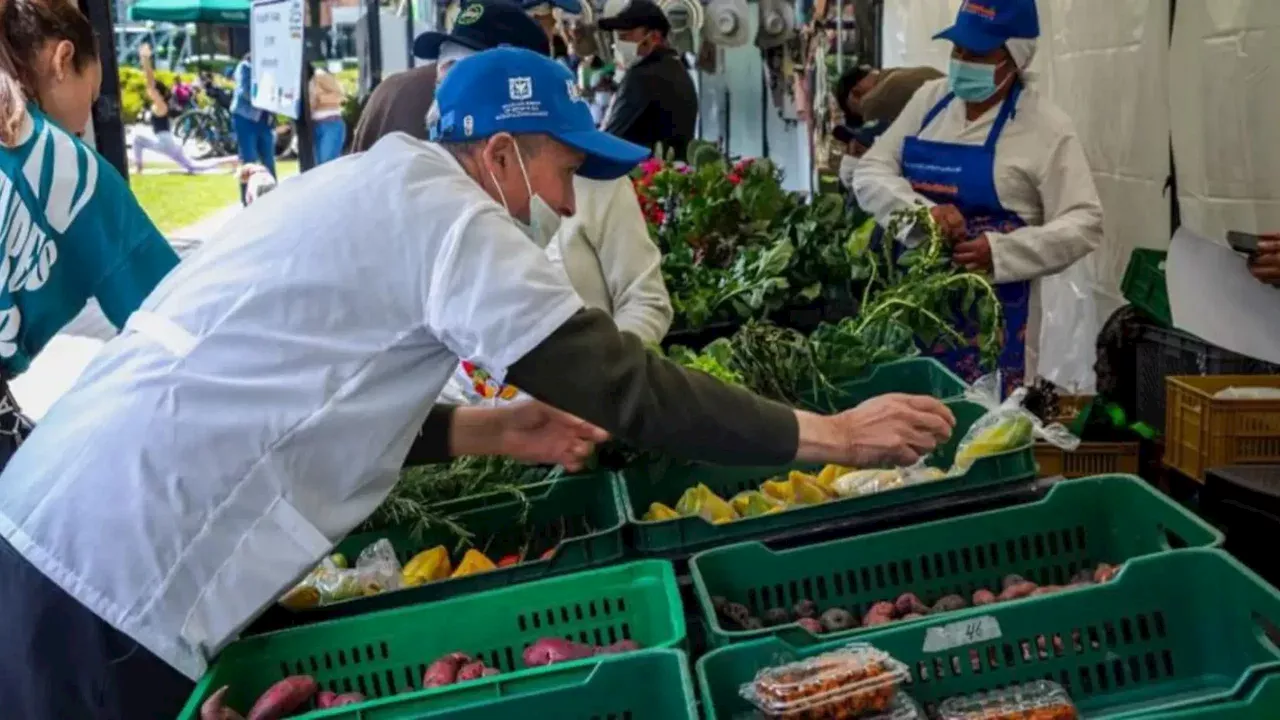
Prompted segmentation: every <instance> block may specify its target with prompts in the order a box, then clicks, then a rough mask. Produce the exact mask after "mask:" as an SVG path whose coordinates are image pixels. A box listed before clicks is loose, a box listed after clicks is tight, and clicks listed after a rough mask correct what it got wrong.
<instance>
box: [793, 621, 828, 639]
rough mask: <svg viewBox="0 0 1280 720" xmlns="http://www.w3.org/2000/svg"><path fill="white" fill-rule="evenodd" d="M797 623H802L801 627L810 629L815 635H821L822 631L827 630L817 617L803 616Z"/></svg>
mask: <svg viewBox="0 0 1280 720" xmlns="http://www.w3.org/2000/svg"><path fill="white" fill-rule="evenodd" d="M796 623H797V624H798V625H800V627H802V628H804V629H805V630H808V631H809V632H811V633H813V634H814V635H821V634H822V633H824V632H826V630H824V629H823V627H822V622H821V621H819V620H818V619H817V618H811V617H803V618H800V619H799V620H797V621H796Z"/></svg>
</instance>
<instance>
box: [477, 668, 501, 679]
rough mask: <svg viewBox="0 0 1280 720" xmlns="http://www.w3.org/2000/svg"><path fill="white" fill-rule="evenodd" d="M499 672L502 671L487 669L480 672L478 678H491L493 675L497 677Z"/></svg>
mask: <svg viewBox="0 0 1280 720" xmlns="http://www.w3.org/2000/svg"><path fill="white" fill-rule="evenodd" d="M500 672H502V671H501V670H499V669H498V668H491V667H487V668H485V669H484V670H482V671H481V672H480V677H492V676H494V675H497V674H498V673H500Z"/></svg>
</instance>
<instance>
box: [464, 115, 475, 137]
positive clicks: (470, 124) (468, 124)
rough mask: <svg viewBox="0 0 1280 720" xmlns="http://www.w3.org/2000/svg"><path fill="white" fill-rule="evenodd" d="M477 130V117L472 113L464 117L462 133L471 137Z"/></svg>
mask: <svg viewBox="0 0 1280 720" xmlns="http://www.w3.org/2000/svg"><path fill="white" fill-rule="evenodd" d="M475 131H476V121H475V118H473V117H471V116H470V115H468V116H466V117H464V118H462V134H463V135H466V136H467V137H471V133H473V132H475Z"/></svg>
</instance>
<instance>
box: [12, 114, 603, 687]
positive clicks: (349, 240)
mask: <svg viewBox="0 0 1280 720" xmlns="http://www.w3.org/2000/svg"><path fill="white" fill-rule="evenodd" d="M581 307H582V301H581V300H580V299H579V298H578V296H577V294H576V293H575V292H574V291H573V288H572V287H571V286H570V285H569V284H568V282H566V280H565V276H564V273H563V272H562V271H561V270H559V269H558V268H556V267H555V266H554V265H553V264H552V263H550V262H549V261H548V260H547V258H546V255H545V254H544V253H543V252H541V251H540V250H539V249H538V248H537V247H535V246H534V245H533V244H532V243H530V242H529V241H528V239H527V238H526V237H525V236H524V234H523V233H522V232H521V231H520V229H519V228H518V227H517V226H516V225H515V223H514V222H513V221H512V220H511V218H510V216H509V215H507V213H506V211H504V210H503V209H502V207H501V206H500V205H498V204H497V203H495V202H493V201H492V200H491V199H490V198H489V196H488V195H487V194H485V192H484V191H483V190H482V189H481V188H480V187H479V186H478V185H477V184H476V183H474V182H473V181H472V180H470V179H469V178H468V177H467V176H466V175H465V173H464V172H463V170H462V168H461V167H460V166H459V165H458V163H457V162H456V161H455V160H454V159H453V157H452V156H450V155H449V154H448V153H447V152H446V151H444V150H443V149H442V148H439V147H438V146H435V145H430V144H426V143H422V142H419V141H417V140H414V139H412V138H410V137H408V136H407V135H403V134H399V133H397V134H393V135H390V136H388V137H386V138H383V139H382V140H381V141H379V142H378V143H377V145H375V146H374V147H373V148H372V149H370V150H369V151H368V152H366V153H363V154H361V155H355V156H351V157H347V158H342V159H340V160H337V161H335V162H332V163H328V164H326V165H324V166H322V167H320V168H317V169H315V170H313V171H311V172H308V173H305V174H303V175H301V176H299V177H297V178H294V179H292V180H290V181H289V182H287V183H282V184H281V185H280V187H279V188H278V189H276V190H275V191H274V192H272V193H271V194H269V195H267V196H265V197H263V198H260V199H259V200H258V202H256V203H255V204H254V205H253V206H251V207H249V208H247V209H246V210H244V211H243V212H241V213H240V214H239V215H238V216H237V217H236V218H235V219H234V220H232V221H231V222H230V223H228V224H227V225H226V226H225V227H224V228H223V229H222V230H221V231H220V232H219V233H218V234H217V236H216V237H214V238H213V239H211V241H210V242H208V243H207V244H206V245H205V246H204V247H203V248H201V249H200V250H199V251H197V252H196V253H195V254H194V255H192V256H190V257H188V258H187V259H186V260H184V261H183V263H182V264H181V265H180V266H179V267H178V268H177V269H175V270H174V271H173V272H172V273H170V274H169V276H168V277H167V278H165V280H164V281H163V282H162V283H161V284H160V286H159V287H158V288H156V290H155V291H154V292H153V293H152V294H151V296H150V297H149V298H148V299H147V301H146V302H145V303H144V305H143V307H142V309H141V310H140V311H139V312H137V313H135V314H134V315H133V317H132V318H130V320H129V322H128V323H127V324H126V327H125V329H124V330H123V331H122V333H121V334H120V335H119V336H118V337H116V338H114V339H113V340H111V341H110V342H109V343H107V345H106V346H105V347H104V349H103V351H102V352H101V353H100V354H99V355H98V357H97V358H95V359H94V360H93V361H92V362H91V363H90V365H89V367H88V368H87V369H86V370H85V371H84V374H83V375H82V376H81V377H80V379H79V380H78V381H77V382H76V384H75V385H74V386H73V387H72V388H71V390H70V391H69V392H67V394H66V395H64V396H63V397H62V398H61V399H60V400H58V401H57V403H55V404H54V406H53V407H52V408H51V409H50V410H49V412H48V413H47V414H46V415H45V417H44V419H43V422H42V423H41V424H40V426H39V427H38V428H37V429H36V431H35V433H34V434H33V435H32V436H31V437H30V438H29V439H28V440H27V441H26V443H24V444H23V446H22V447H21V448H20V450H19V451H18V453H17V454H16V455H15V456H14V457H13V459H12V461H11V462H10V463H9V466H8V467H7V468H6V469H5V471H4V474H3V475H2V476H0V533H3V535H4V537H5V539H6V540H8V541H9V543H10V544H12V545H13V547H14V548H15V549H17V551H18V552H20V553H22V555H23V556H24V557H26V558H27V560H29V561H30V562H31V563H32V564H33V565H35V567H37V568H39V569H40V570H41V571H42V572H43V573H44V574H45V575H47V576H49V577H50V578H52V579H53V580H54V581H55V582H56V583H57V584H58V585H59V586H61V587H62V588H63V589H64V590H65V591H66V592H68V593H69V594H71V595H72V596H73V597H75V598H76V599H77V600H78V601H79V602H80V603H82V604H84V605H85V606H86V607H88V608H89V609H90V610H92V611H93V612H94V613H96V614H98V615H99V616H100V617H102V618H103V619H104V620H105V621H107V622H108V623H110V624H111V625H112V626H114V627H116V628H117V629H119V630H120V631H122V632H123V633H125V634H126V635H128V636H129V637H131V638H133V639H134V640H136V641H138V642H139V643H140V644H141V645H142V646H143V647H145V648H146V649H148V650H150V651H151V652H153V653H155V654H156V655H158V656H159V657H160V658H162V659H164V660H165V661H167V662H168V663H170V664H171V665H172V666H174V667H175V668H177V669H178V670H179V671H181V672H183V673H184V674H186V675H187V676H188V677H191V678H193V679H194V678H198V677H199V676H200V675H201V674H202V673H203V672H204V670H205V667H206V662H207V660H208V658H210V657H212V656H213V654H214V653H216V652H217V651H218V650H219V649H220V648H221V647H222V646H223V645H225V644H226V643H227V642H228V641H230V640H231V639H233V638H234V636H235V635H236V634H237V633H238V632H239V631H240V630H241V629H242V628H243V627H244V626H245V625H246V624H247V623H249V621H250V620H251V619H252V618H253V617H254V616H256V615H257V614H258V613H259V612H260V611H261V610H262V609H264V608H265V607H267V606H268V605H269V604H271V603H272V602H274V601H275V599H276V598H277V597H279V595H280V594H281V593H282V592H283V591H285V590H286V589H287V588H288V587H289V586H290V585H291V584H292V583H293V582H294V581H296V580H297V579H298V578H299V577H301V576H302V575H304V574H305V573H306V572H307V571H308V570H309V569H310V568H311V567H312V566H314V564H315V563H316V562H317V561H319V560H320V559H321V558H322V557H323V556H324V554H325V553H326V552H328V551H329V549H330V547H331V546H332V545H333V543H334V542H336V541H338V540H340V539H341V538H342V537H344V536H345V535H346V534H347V533H348V532H350V531H351V530H352V528H354V527H355V526H356V525H357V524H358V523H360V522H361V521H362V520H363V519H364V518H365V517H367V516H368V515H369V514H370V513H371V512H372V511H373V510H374V509H375V508H376V507H377V506H378V505H379V504H380V503H381V502H382V500H383V499H384V498H385V497H386V496H387V493H388V492H389V491H390V489H391V487H392V485H393V484H394V483H395V481H396V478H397V477H398V476H399V472H400V468H401V465H402V464H403V461H404V458H405V456H406V455H407V453H408V450H409V447H410V445H411V443H412V440H413V438H414V437H415V436H416V435H417V433H418V431H419V428H420V427H421V424H422V421H423V420H424V419H425V417H426V415H427V412H428V410H429V409H430V407H431V405H432V404H433V402H434V401H435V399H436V397H437V396H438V395H439V394H440V390H441V388H443V387H444V384H445V382H446V380H447V379H448V378H449V376H450V375H451V374H452V373H453V371H454V368H455V367H456V366H457V363H458V357H459V356H465V357H469V358H473V359H475V360H476V362H478V363H481V364H482V365H483V366H484V367H486V368H489V369H491V372H493V373H495V375H497V376H498V377H501V376H502V374H503V373H504V371H505V368H507V367H508V366H510V365H511V364H512V363H514V362H515V361H516V360H518V359H519V358H520V357H521V356H523V355H524V354H525V353H526V352H528V351H529V350H530V349H532V348H533V347H535V346H536V345H537V344H538V343H540V342H542V341H543V340H544V339H545V338H546V337H547V336H548V335H549V334H550V333H551V332H552V331H554V330H555V329H556V328H557V327H559V326H560V325H561V324H563V323H564V322H565V321H566V320H567V319H568V318H569V317H570V316H571V315H572V314H573V313H575V312H577V311H578V310H580V309H581Z"/></svg>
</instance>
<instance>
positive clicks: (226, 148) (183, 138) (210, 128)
mask: <svg viewBox="0 0 1280 720" xmlns="http://www.w3.org/2000/svg"><path fill="white" fill-rule="evenodd" d="M203 93H204V95H205V97H206V98H208V100H209V102H206V103H203V104H202V105H199V104H198V105H197V107H194V108H192V109H190V110H187V111H186V112H184V113H182V114H181V115H179V116H178V117H177V119H175V120H174V121H173V128H172V129H173V136H174V137H175V138H177V139H178V141H179V142H180V143H182V144H183V146H184V147H187V146H188V145H187V143H190V146H189V147H190V149H191V156H192V157H193V158H195V159H197V160H202V159H204V158H207V157H210V156H224V155H234V154H235V153H236V136H235V133H234V132H233V131H232V129H231V111H230V110H228V109H227V105H229V104H230V100H229V99H225V98H223V97H222V95H224V94H225V93H224V92H223V91H221V90H220V89H218V88H213V90H212V91H211V90H210V89H207V88H206V89H205V90H204V91H203ZM224 102H225V104H224Z"/></svg>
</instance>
